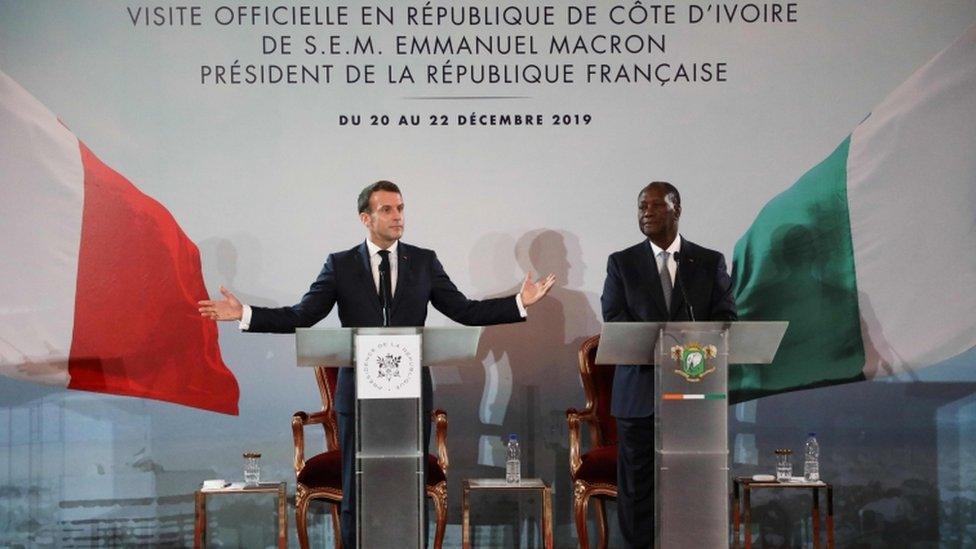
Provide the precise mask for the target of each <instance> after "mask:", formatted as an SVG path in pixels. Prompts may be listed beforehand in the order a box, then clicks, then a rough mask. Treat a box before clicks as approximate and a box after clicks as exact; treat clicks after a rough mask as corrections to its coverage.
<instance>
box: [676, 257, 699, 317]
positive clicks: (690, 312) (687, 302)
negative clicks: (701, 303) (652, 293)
mask: <svg viewBox="0 0 976 549" xmlns="http://www.w3.org/2000/svg"><path fill="white" fill-rule="evenodd" d="M681 261H682V257H681V252H674V262H675V263H677V264H678V269H677V275H678V287H679V288H681V297H682V298H684V300H685V305H687V306H688V316H690V317H691V321H692V322H694V321H695V308H694V307H692V305H691V300H689V299H688V292H686V291H685V283H684V278H683V277H682V276H681V271H682V269H681Z"/></svg>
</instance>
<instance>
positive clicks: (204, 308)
mask: <svg viewBox="0 0 976 549" xmlns="http://www.w3.org/2000/svg"><path fill="white" fill-rule="evenodd" d="M220 293H221V294H222V295H223V296H224V299H221V300H220V301H213V300H210V299H206V300H203V301H198V302H197V305H199V306H200V316H203V317H206V318H209V319H211V320H240V319H241V315H242V314H244V306H243V305H241V302H240V301H238V300H237V298H236V297H234V294H232V293H231V292H230V290H228V289H227V288H224V287H223V286H221V287H220Z"/></svg>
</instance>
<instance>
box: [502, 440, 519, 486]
mask: <svg viewBox="0 0 976 549" xmlns="http://www.w3.org/2000/svg"><path fill="white" fill-rule="evenodd" d="M505 481H506V482H508V483H517V482H522V451H521V450H520V449H519V442H518V436H516V435H514V434H512V435H508V447H507V448H506V449H505Z"/></svg>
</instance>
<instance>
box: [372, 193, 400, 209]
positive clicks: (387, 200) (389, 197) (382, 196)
mask: <svg viewBox="0 0 976 549" xmlns="http://www.w3.org/2000/svg"><path fill="white" fill-rule="evenodd" d="M369 200H370V202H373V203H374V204H376V205H378V206H387V205H394V206H395V205H397V204H400V203H402V202H403V197H401V196H400V193H395V192H391V191H376V192H375V193H373V196H371V197H369Z"/></svg>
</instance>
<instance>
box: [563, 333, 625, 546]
mask: <svg viewBox="0 0 976 549" xmlns="http://www.w3.org/2000/svg"><path fill="white" fill-rule="evenodd" d="M599 344H600V336H599V335H595V336H593V337H591V338H588V339H587V340H586V341H584V342H583V344H582V345H580V350H579V371H580V379H581V380H582V382H583V393H584V395H585V397H586V407H585V408H583V410H581V411H577V410H576V409H575V408H570V409H568V410H566V421H567V422H568V423H569V472H570V475H571V476H572V478H573V512H574V513H573V514H574V516H575V520H576V533H577V535H578V537H579V543H580V547H581V548H582V549H588V548H589V546H590V541H589V538H588V537H587V530H586V514H587V508H588V506H589V502H590V498H596V506H595V507H596V516H597V524H598V526H599V527H600V534H599V540H600V545H599V546H600V547H601V548H602V549H606V547H607V541H608V538H609V535H608V534H609V533H608V531H607V513H606V508H605V506H604V501H605V500H607V499H616V498H617V423H616V421H614V419H613V417H611V415H610V393H611V389H612V388H613V375H614V369H615V367H614V366H609V365H600V366H595V364H594V361H595V359H596V350H597V348H598V346H599ZM582 422H586V423H588V426H589V432H590V450H589V451H587V452H583V450H582V441H581V434H580V423H582Z"/></svg>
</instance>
